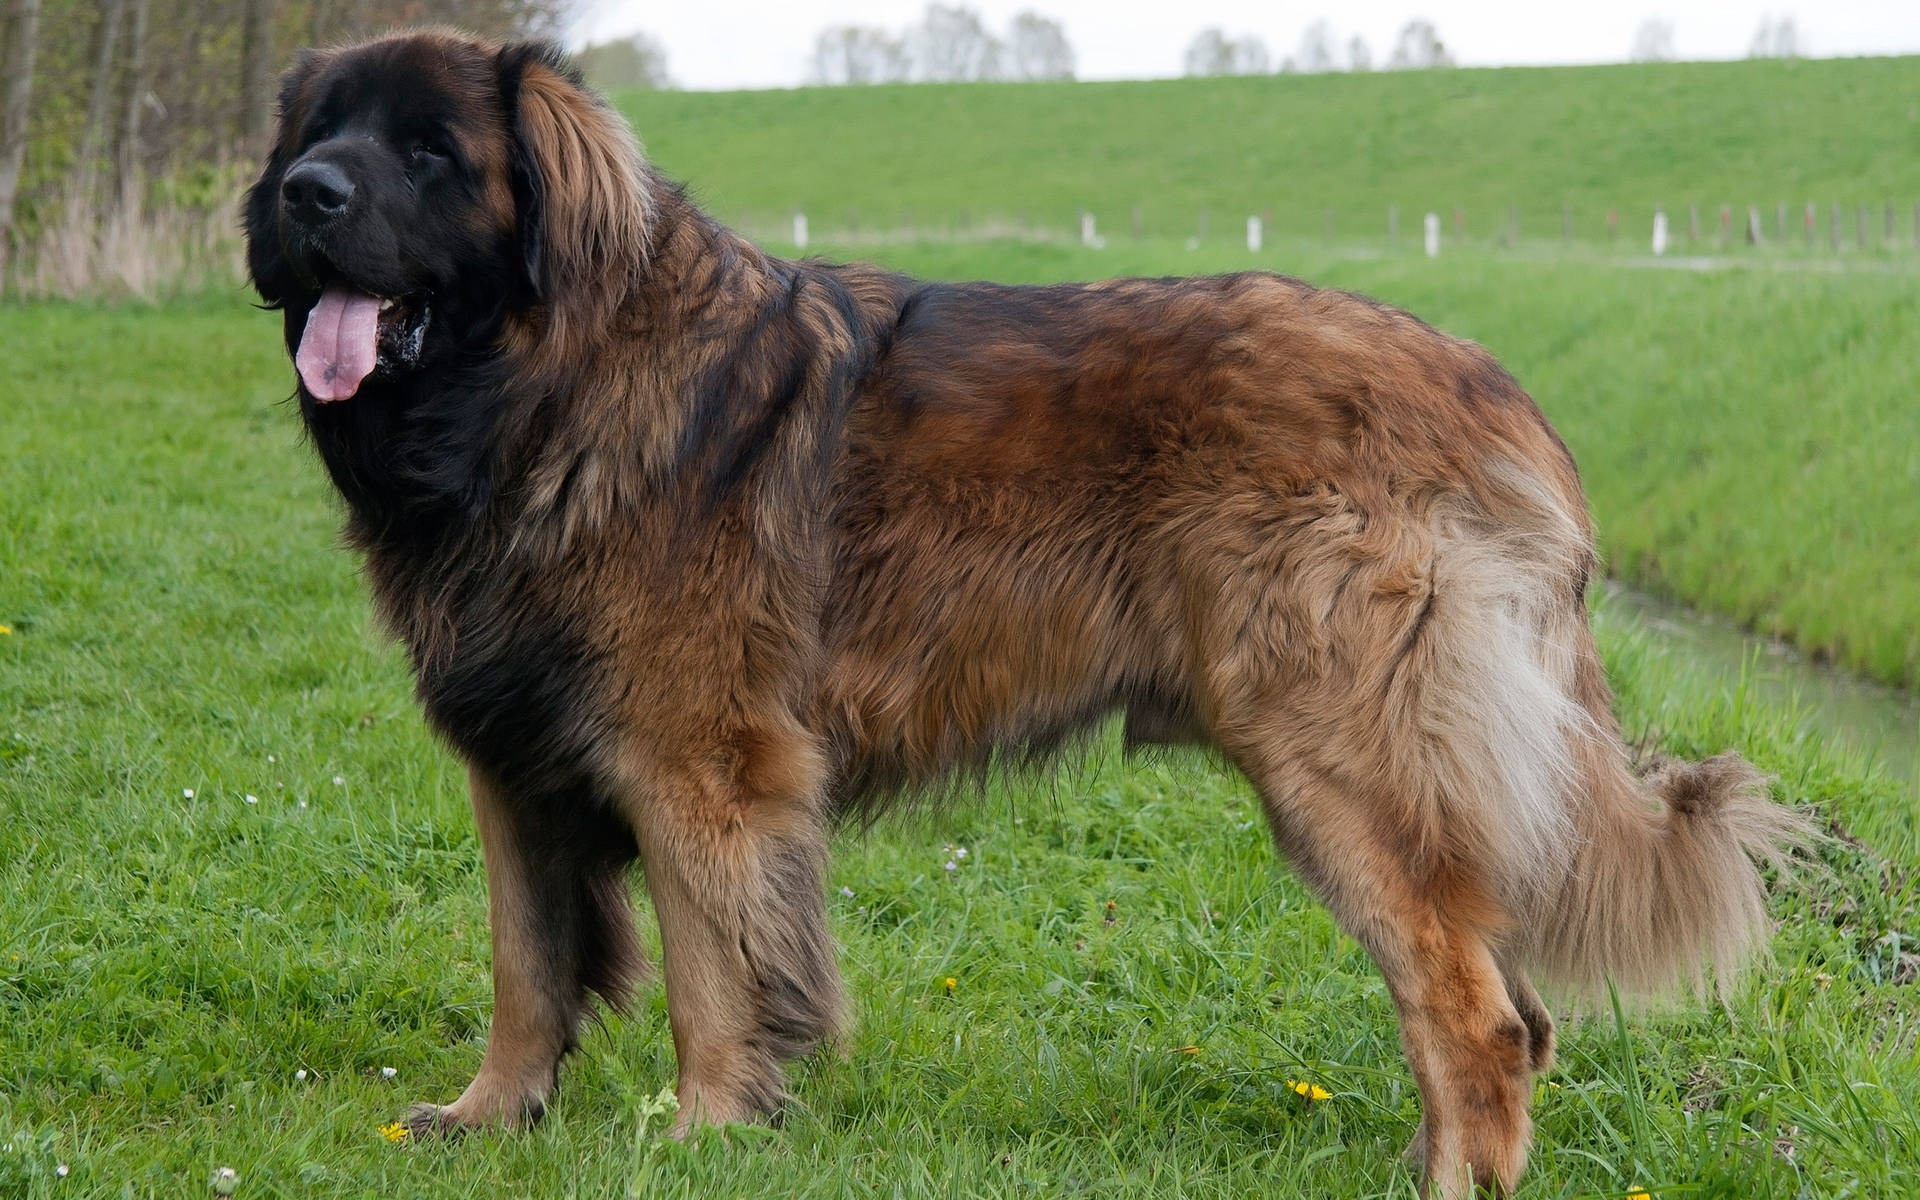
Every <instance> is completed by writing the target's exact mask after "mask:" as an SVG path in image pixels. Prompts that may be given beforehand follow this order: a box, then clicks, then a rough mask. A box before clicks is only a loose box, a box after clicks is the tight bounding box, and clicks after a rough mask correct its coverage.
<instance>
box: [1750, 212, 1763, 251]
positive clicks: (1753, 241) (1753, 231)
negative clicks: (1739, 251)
mask: <svg viewBox="0 0 1920 1200" xmlns="http://www.w3.org/2000/svg"><path fill="white" fill-rule="evenodd" d="M1760 229H1761V226H1760V206H1759V205H1757V204H1749V205H1748V206H1747V245H1749V246H1758V245H1759V244H1760V243H1761V241H1762V240H1763V239H1762V238H1761V236H1760Z"/></svg>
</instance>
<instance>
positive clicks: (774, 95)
mask: <svg viewBox="0 0 1920 1200" xmlns="http://www.w3.org/2000/svg"><path fill="white" fill-rule="evenodd" d="M1916 96H1920V58H1890V59H1853V60H1809V61H1791V60H1788V61H1779V60H1765V61H1750V62H1732V63H1676V64H1651V65H1632V66H1600V67H1556V68H1538V69H1535V68H1512V69H1498V70H1448V71H1429V72H1419V71H1411V72H1383V73H1378V74H1370V75H1368V74H1363V75H1315V76H1266V77H1258V78H1239V79H1180V80H1165V81H1156V82H1138V83H1083V84H987V85H951V86H911V87H880V88H838V89H808V90H799V91H765V92H738V93H721V94H715V93H704V92H651V93H646V92H642V93H629V94H626V95H623V96H621V97H620V100H619V102H620V104H621V106H622V108H624V109H625V111H626V112H627V113H628V114H629V115H630V117H631V118H632V120H633V122H634V125H635V128H636V129H637V130H638V131H639V133H640V136H641V138H642V140H643V141H644V142H645V143H646V145H647V148H648V150H649V152H650V153H651V154H652V156H653V157H654V158H655V160H656V161H658V162H659V163H661V164H662V165H663V166H665V168H666V169H667V170H668V171H669V172H671V173H673V174H674V175H676V176H677V177H679V178H682V179H685V180H688V181H690V182H691V183H692V184H693V185H694V187H695V189H696V191H697V192H698V194H699V195H700V196H701V197H702V198H703V199H705V200H706V201H708V202H710V203H711V204H713V205H715V206H716V207H717V208H718V209H719V210H720V211H721V212H722V213H723V214H725V215H727V216H728V217H729V218H730V219H737V218H738V217H739V215H740V214H741V213H742V212H744V211H750V212H753V213H755V214H759V215H760V216H761V217H762V218H763V219H766V220H769V221H770V220H772V219H774V218H777V217H778V216H779V215H781V214H784V213H787V212H790V211H791V210H792V209H793V208H795V207H800V208H803V209H805V210H806V211H807V212H808V213H809V214H811V215H812V217H813V218H814V220H815V221H816V223H817V224H818V225H819V226H820V227H825V226H827V225H835V226H837V225H839V224H841V223H842V222H843V221H844V220H845V218H846V215H847V214H849V213H857V214H859V217H860V220H861V223H862V225H863V227H866V228H874V227H887V226H894V225H898V224H900V223H901V222H902V220H903V219H904V217H903V214H906V213H911V214H912V219H913V222H914V223H918V224H937V223H943V222H945V221H947V220H948V219H950V218H955V217H957V215H958V214H960V213H962V212H968V213H971V214H972V216H973V217H974V218H975V219H976V220H980V219H984V218H985V217H988V216H994V217H1000V218H1012V217H1015V216H1016V215H1017V214H1019V213H1020V212H1021V211H1022V210H1025V211H1026V212H1027V213H1028V215H1029V217H1030V219H1032V220H1033V221H1035V222H1040V221H1045V222H1048V223H1050V224H1051V225H1053V226H1054V227H1056V228H1064V227H1065V226H1066V225H1067V224H1068V223H1069V222H1070V221H1071V220H1072V219H1073V217H1074V214H1075V213H1077V212H1078V211H1079V210H1080V209H1083V208H1086V209H1091V210H1093V211H1095V212H1096V213H1097V214H1099V216H1100V218H1101V222H1102V227H1103V228H1104V229H1107V230H1109V231H1113V232H1118V231H1121V230H1124V229H1126V228H1127V227H1128V226H1129V224H1130V215H1129V214H1130V210H1131V208H1132V207H1133V206H1134V205H1139V206H1141V207H1142V209H1143V210H1144V214H1145V216H1146V219H1147V223H1148V227H1149V229H1150V230H1153V231H1158V232H1161V233H1164V234H1175V233H1177V234H1179V235H1181V236H1185V235H1187V234H1189V233H1192V232H1193V230H1194V226H1195V222H1196V219H1197V214H1198V211H1199V210H1200V209H1201V208H1202V207H1203V206H1204V207H1208V208H1210V209H1211V210H1212V221H1211V228H1212V230H1213V232H1214V233H1215V234H1216V235H1220V236H1237V230H1238V228H1239V223H1240V222H1241V221H1242V220H1244V218H1245V217H1246V216H1247V215H1248V214H1249V213H1254V212H1259V211H1261V210H1267V209H1270V210H1272V212H1273V213H1274V218H1275V224H1276V227H1277V228H1280V229H1283V230H1291V231H1295V232H1297V233H1301V234H1312V235H1313V236H1320V234H1321V232H1322V227H1323V223H1324V217H1323V210H1324V209H1325V208H1326V207H1327V206H1329V205H1332V206H1335V207H1336V208H1337V209H1338V210H1339V216H1338V222H1337V224H1338V227H1337V232H1339V233H1341V234H1343V235H1345V236H1352V235H1353V234H1356V233H1364V234H1365V235H1367V236H1369V237H1377V236H1384V234H1385V227H1386V212H1387V208H1388V206H1389V205H1392V204H1398V205H1400V206H1401V213H1402V215H1401V231H1402V236H1403V237H1408V238H1411V237H1412V236H1414V231H1415V229H1416V225H1415V222H1416V221H1417V220H1418V215H1419V214H1420V213H1421V212H1424V211H1426V210H1427V209H1435V210H1438V211H1440V212H1441V213H1443V214H1445V215H1446V216H1447V219H1448V222H1449V226H1448V227H1449V230H1451V212H1452V209H1453V208H1454V207H1456V206H1458V207H1460V208H1462V209H1463V210H1464V211H1465V216H1466V218H1467V222H1468V232H1469V234H1470V235H1474V236H1491V235H1492V234H1493V233H1494V232H1495V230H1496V228H1497V227H1498V226H1499V225H1500V224H1501V223H1503V222H1504V221H1505V220H1506V215H1507V212H1508V208H1509V206H1512V205H1517V206H1519V208H1520V209H1521V218H1522V230H1523V233H1525V234H1526V235H1528V236H1550V237H1558V236H1560V219H1561V206H1562V205H1563V204H1568V205H1571V206H1572V207H1573V210H1574V217H1575V219H1576V221H1577V223H1578V230H1577V232H1578V234H1579V235H1580V236H1582V237H1585V238H1587V239H1590V240H1591V239H1598V238H1600V237H1602V236H1604V232H1605V216H1606V211H1607V209H1608V208H1609V207H1612V206H1618V207H1619V208H1620V210H1621V212H1622V214H1623V216H1622V220H1623V223H1624V226H1625V228H1626V229H1627V230H1628V231H1629V232H1630V233H1631V234H1632V235H1633V237H1634V238H1635V239H1636V240H1638V239H1640V238H1641V237H1642V235H1644V233H1645V231H1646V229H1647V227H1648V223H1649V222H1650V221H1651V219H1652V211H1653V208H1654V206H1655V205H1658V204H1664V205H1666V206H1668V209H1669V211H1670V212H1671V213H1673V214H1674V217H1675V220H1676V222H1677V227H1678V228H1679V229H1681V230H1684V228H1685V220H1684V216H1683V215H1682V214H1683V213H1684V210H1685V206H1686V205H1687V204H1689V203H1698V204H1700V205H1701V206H1702V212H1703V218H1702V219H1703V223H1704V224H1706V225H1707V226H1708V228H1709V229H1712V228H1714V227H1715V225H1716V224H1717V219H1718V218H1717V213H1718V209H1719V206H1720V205H1721V204H1723V203H1731V204H1734V205H1736V206H1739V208H1740V210H1741V211H1742V212H1744V206H1746V205H1748V204H1758V205H1761V206H1763V211H1764V212H1765V213H1766V214H1767V221H1768V226H1769V230H1771V227H1772V222H1773V205H1774V204H1776V203H1777V202H1781V201H1785V202H1788V203H1791V204H1794V205H1801V204H1805V203H1806V202H1807V201H1808V200H1817V201H1819V202H1821V204H1822V205H1823V209H1822V214H1821V221H1822V236H1823V237H1824V236H1825V222H1826V220H1827V214H1826V210H1825V207H1824V206H1825V205H1828V204H1831V203H1832V202H1835V201H1839V202H1843V203H1845V204H1847V205H1848V206H1849V207H1848V211H1847V222H1848V237H1849V240H1851V238H1852V236H1853V235H1852V223H1853V220H1854V209H1853V208H1852V206H1853V205H1856V204H1870V205H1873V206H1875V211H1874V219H1875V222H1876V228H1877V225H1878V222H1879V221H1880V220H1881V219H1882V218H1881V211H1882V210H1881V208H1880V206H1881V205H1883V204H1885V203H1887V202H1893V203H1895V204H1897V205H1898V206H1899V217H1900V225H1901V229H1902V231H1903V234H1904V235H1905V237H1906V238H1907V239H1908V240H1909V243H1910V240H1911V237H1912V233H1913V205H1914V202H1915V201H1916V200H1920V156H1916V155H1915V154H1914V153H1913V146H1914V144H1915V139H1916V138H1920V100H1916V99H1915V97H1916ZM1740 219H1744V218H1743V217H1742V218H1740ZM1794 220H1795V222H1796V225H1795V229H1796V232H1797V229H1798V225H1797V221H1798V214H1797V212H1796V213H1795V214H1794Z"/></svg>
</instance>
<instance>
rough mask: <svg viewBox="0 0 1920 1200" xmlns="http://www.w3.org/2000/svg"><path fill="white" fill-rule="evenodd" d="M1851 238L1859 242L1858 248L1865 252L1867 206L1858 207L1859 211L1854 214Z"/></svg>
mask: <svg viewBox="0 0 1920 1200" xmlns="http://www.w3.org/2000/svg"><path fill="white" fill-rule="evenodd" d="M1853 236H1854V237H1855V239H1857V240H1858V241H1859V243H1860V248H1861V249H1862V250H1865V249H1866V248H1867V206H1866V205H1864V204H1862V205H1861V206H1860V211H1859V212H1857V213H1855V214H1854V218H1853Z"/></svg>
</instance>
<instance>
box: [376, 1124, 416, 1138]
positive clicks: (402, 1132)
mask: <svg viewBox="0 0 1920 1200" xmlns="http://www.w3.org/2000/svg"><path fill="white" fill-rule="evenodd" d="M380 1136H381V1137H383V1138H385V1139H387V1140H388V1141H390V1142H404V1141H406V1140H407V1139H408V1138H410V1137H412V1136H413V1130H411V1129H408V1128H407V1127H406V1126H405V1125H402V1124H401V1123H400V1122H398V1121H394V1122H391V1123H390V1124H386V1125H382V1126H381V1127H380Z"/></svg>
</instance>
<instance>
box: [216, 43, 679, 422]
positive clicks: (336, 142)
mask: <svg viewBox="0 0 1920 1200" xmlns="http://www.w3.org/2000/svg"><path fill="white" fill-rule="evenodd" d="M645 211H646V197H645V190H644V184H643V181H642V178H641V167H640V162H639V158H638V154H637V151H636V150H635V147H634V145H633V141H632V138H631V135H630V134H629V133H628V131H627V129H626V126H625V125H624V124H623V123H622V122H621V121H620V119H619V118H618V117H617V116H616V115H614V113H613V112H612V111H611V110H610V109H609V108H608V107H607V106H606V105H605V104H604V103H603V102H602V101H601V100H600V99H599V98H598V97H596V96H594V95H593V94H592V93H590V92H588V91H587V90H585V88H584V87H583V86H582V85H581V83H580V80H579V77H578V75H576V74H575V73H573V72H572V71H571V70H570V69H569V68H568V67H567V66H566V65H565V62H564V59H563V58H562V56H561V54H560V52H559V50H558V49H557V48H555V47H553V46H551V45H549V44H546V43H533V42H529V43H515V44H511V45H506V46H499V45H493V44H490V43H486V42H482V41H478V40H475V39H472V38H468V37H464V36H461V35H457V34H452V33H445V32H437V31H430V32H424V33H410V34H402V35H398V36H394V37H388V38H383V39H381V40H378V41H374V42H369V43H366V44H363V45H359V46H354V47H349V48H345V49H334V50H321V51H309V52H307V53H305V54H303V55H302V56H301V58H300V60H299V61H298V62H297V63H296V64H295V65H294V66H293V68H292V69H291V70H290V71H289V72H288V73H287V76H286V79H285V81H284V83H283V84H282V87H281V92H280V105H279V128H278V132H277V134H276V137H275V142H274V146H273V150H272V152H271V154H270V155H269V156H268V159H267V162H266V166H265V169H264V170H263V171H262V172H261V175H260V179H259V181H258V182H257V183H256V184H254V186H253V188H252V190H251V191H250V192H249V193H248V195H247V201H246V210H245V223H246V232H247V258H248V266H249V269H250V270H251V272H252V275H253V282H254V286H255V288H256V289H258V291H259V293H260V295H261V298H262V299H264V300H265V301H266V302H267V303H268V304H269V305H270V306H273V307H277V308H281V309H283V310H285V313H286V336H287V345H288V349H289V350H290V351H292V353H293V355H294V361H295V365H296V366H297V367H298V369H299V374H300V380H301V384H302V387H303V391H304V393H305V398H306V399H307V400H308V401H309V402H310V403H319V404H325V403H330V402H334V401H341V400H346V399H348V398H349V397H352V396H355V395H357V394H360V393H361V392H362V390H363V388H366V387H377V386H378V385H381V384H404V383H406V382H407V381H408V380H409V379H410V378H412V377H414V376H417V375H418V374H419V373H420V372H422V371H426V370H430V369H432V368H434V367H435V366H437V365H444V364H448V363H451V362H455V361H458V360H460V359H462V358H463V357H465V358H469V359H470V358H471V357H472V356H474V355H476V354H485V353H487V352H488V351H489V350H490V349H491V348H492V344H493V342H494V341H495V340H496V339H497V338H498V337H499V335H500V330H501V327H502V323H503V321H504V320H505V319H506V318H507V317H509V316H510V315H511V314H513V313H515V312H525V311H532V310H542V311H555V312H564V311H565V310H566V309H567V307H568V306H569V305H576V304H581V303H590V302H591V300H592V298H593V297H598V296H603V295H605V294H606V293H607V291H608V289H609V287H610V286H612V285H613V282H614V281H616V280H618V279H619V278H621V277H623V276H627V275H630V274H631V273H632V272H633V271H634V270H636V269H637V268H638V265H639V263H640V261H641V259H642V258H643V257H644V253H645V237H646V223H645V219H644V218H645Z"/></svg>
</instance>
